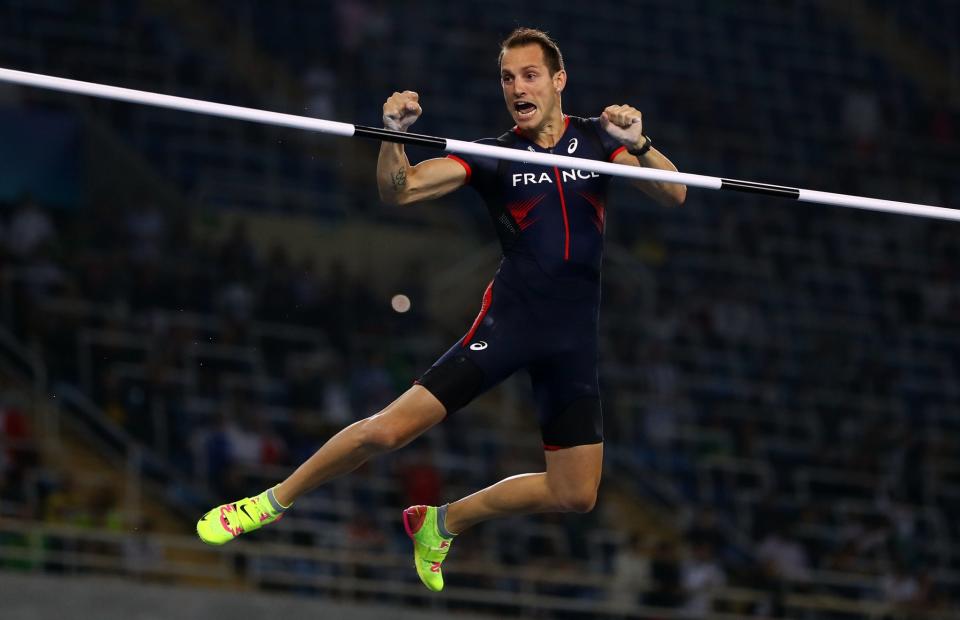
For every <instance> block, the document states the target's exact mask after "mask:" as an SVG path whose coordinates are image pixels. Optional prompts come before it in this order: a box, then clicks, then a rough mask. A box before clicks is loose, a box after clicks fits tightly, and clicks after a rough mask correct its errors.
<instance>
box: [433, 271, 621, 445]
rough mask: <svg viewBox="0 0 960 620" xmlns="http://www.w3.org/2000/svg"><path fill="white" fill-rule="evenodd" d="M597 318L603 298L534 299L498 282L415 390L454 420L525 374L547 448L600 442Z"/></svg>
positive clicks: (491, 286)
mask: <svg viewBox="0 0 960 620" xmlns="http://www.w3.org/2000/svg"><path fill="white" fill-rule="evenodd" d="M598 315H599V298H596V299H593V298H592V297H591V298H587V299H586V300H584V299H579V300H557V299H550V298H544V297H542V296H540V295H537V296H533V295H531V294H529V293H526V292H524V291H522V290H518V289H517V288H513V287H511V286H508V285H507V284H506V283H504V282H503V281H502V280H501V279H500V278H497V279H495V280H494V281H493V282H491V283H490V286H488V287H487V290H486V292H485V293H484V296H483V304H482V306H481V309H480V314H479V315H478V316H477V319H476V320H475V321H474V323H473V326H472V327H471V328H470V331H468V332H467V334H466V335H465V336H464V337H463V338H461V339H460V340H459V341H458V342H457V343H456V344H455V345H453V347H451V348H450V350H449V351H447V352H446V353H444V354H443V356H442V357H440V359H438V360H437V361H436V363H434V365H433V366H431V367H430V369H429V370H428V371H427V372H426V373H424V374H423V376H421V377H420V378H419V379H418V380H417V381H416V383H418V384H420V385H422V386H423V387H425V388H427V389H428V390H429V391H430V393H431V394H433V395H434V396H436V397H437V399H438V400H440V402H441V403H442V404H443V406H444V407H446V410H447V413H448V414H449V413H453V412H454V411H456V410H458V409H460V408H462V407H463V406H465V405H466V404H467V403H469V402H470V401H472V400H473V399H474V398H476V397H477V396H478V395H480V394H482V393H484V392H486V391H487V390H489V389H490V388H492V387H493V386H495V385H497V384H498V383H500V382H501V381H503V380H504V379H506V378H507V377H508V376H510V375H511V374H513V373H514V372H516V371H517V370H520V369H521V368H526V369H528V370H529V372H530V379H531V381H532V383H533V393H534V398H535V400H536V407H537V416H538V418H539V422H540V431H541V435H542V437H543V444H544V448H545V449H547V450H556V449H560V448H568V447H572V446H580V445H587V444H595V443H599V442H601V441H603V416H602V413H601V407H600V387H599V380H598V377H597V361H598V360H597V340H598V335H597V321H598Z"/></svg>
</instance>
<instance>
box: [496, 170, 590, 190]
mask: <svg viewBox="0 0 960 620" xmlns="http://www.w3.org/2000/svg"><path fill="white" fill-rule="evenodd" d="M599 176H600V173H598V172H585V171H583V170H561V171H560V180H561V181H564V182H566V181H576V180H577V179H594V178H596V177H599ZM512 180H513V186H514V187H516V186H517V185H539V184H540V183H550V184H553V176H551V175H550V173H549V172H541V173H539V174H537V173H535V172H518V173H516V174H514V175H513V177H512Z"/></svg>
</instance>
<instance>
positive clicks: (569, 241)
mask: <svg viewBox="0 0 960 620" xmlns="http://www.w3.org/2000/svg"><path fill="white" fill-rule="evenodd" d="M564 120H565V129H564V132H563V135H562V136H561V137H560V140H559V141H558V142H557V144H556V145H555V146H554V147H553V148H552V149H544V148H542V147H540V146H537V145H536V144H535V143H533V142H531V141H530V140H528V139H527V138H525V137H524V136H522V135H521V134H520V133H519V132H517V131H516V130H514V131H511V132H507V133H506V134H504V135H503V136H501V137H499V138H496V139H484V140H480V141H479V142H480V143H482V144H493V145H498V146H505V147H509V148H516V149H525V150H530V151H535V152H552V153H558V154H565V155H571V156H573V157H581V158H585V159H596V160H603V161H612V160H613V159H614V158H615V157H616V156H617V155H618V154H619V153H620V152H621V151H622V150H624V147H623V146H621V145H620V143H619V142H617V141H616V140H615V139H614V138H613V137H612V136H610V135H609V134H608V133H607V132H606V131H605V130H604V129H603V128H602V127H601V126H600V122H599V119H597V118H578V117H574V116H566V117H565V119H564ZM448 157H449V158H451V159H454V160H456V161H458V162H459V163H460V164H462V165H463V167H464V168H465V169H466V172H467V179H466V184H468V185H471V186H472V187H474V188H475V189H476V190H477V191H478V192H479V193H480V195H481V197H482V198H483V199H484V201H485V202H486V205H487V208H488V210H489V212H490V216H491V219H492V220H493V224H494V226H495V228H496V230H497V234H498V236H499V237H500V242H501V245H502V247H503V258H502V260H501V261H500V266H499V268H498V270H497V273H496V276H495V277H494V279H493V281H492V282H491V283H490V285H489V286H488V287H487V290H486V292H485V293H484V295H483V302H482V305H481V310H480V314H479V315H478V316H477V318H476V320H475V321H474V323H473V325H472V326H471V327H470V329H469V331H468V332H467V333H466V335H465V336H464V337H463V338H462V339H460V341H458V342H457V343H456V344H455V345H454V346H453V347H451V348H450V350H449V351H447V352H446V353H445V354H444V355H443V356H442V357H441V358H440V359H439V360H437V362H436V363H435V364H434V365H433V366H432V367H431V368H430V370H428V371H427V372H426V373H424V375H423V376H422V377H421V378H420V379H418V381H417V383H419V384H421V385H423V386H424V387H426V388H427V389H428V390H430V392H431V393H432V394H434V395H435V396H436V397H437V398H438V399H439V400H440V401H441V402H442V403H443V404H444V406H445V407H446V409H447V413H452V412H453V411H455V410H457V409H459V408H461V407H463V406H464V405H465V404H467V403H468V402H470V401H471V400H472V399H473V398H475V397H476V396H477V395H479V394H481V393H483V392H484V391H486V390H488V389H490V388H491V387H493V386H494V385H496V384H497V383H499V382H500V381H502V380H503V379H505V378H506V377H508V376H509V375H511V374H512V373H514V372H516V371H517V370H519V369H521V368H527V369H528V370H529V372H530V377H531V380H532V382H533V389H534V396H535V398H536V401H537V414H538V417H539V421H540V427H541V432H542V435H543V441H544V446H545V447H546V449H548V450H549V449H559V448H565V447H571V446H576V445H584V444H590V443H597V442H600V441H602V440H603V434H602V416H601V412H600V390H599V385H598V378H597V340H598V319H599V311H600V265H601V261H602V257H603V231H604V220H605V208H606V201H607V185H608V183H609V181H610V177H609V176H606V175H600V174H597V173H594V172H585V171H582V170H565V169H562V168H556V167H554V168H547V167H544V166H539V165H532V164H524V163H519V162H507V161H499V160H495V159H489V158H484V157H470V156H455V155H449V156H448Z"/></svg>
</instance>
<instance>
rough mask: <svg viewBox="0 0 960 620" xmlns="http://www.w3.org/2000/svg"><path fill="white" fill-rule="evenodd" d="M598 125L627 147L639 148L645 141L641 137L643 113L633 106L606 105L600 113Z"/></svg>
mask: <svg viewBox="0 0 960 620" xmlns="http://www.w3.org/2000/svg"><path fill="white" fill-rule="evenodd" d="M600 125H601V126H603V128H604V129H605V130H606V131H607V133H608V134H610V135H611V136H613V137H614V138H616V139H617V140H618V141H619V142H620V144H622V145H624V146H625V147H627V148H628V149H631V150H636V149H639V148H640V147H642V146H643V145H644V143H645V142H646V140H644V138H643V115H642V114H640V111H639V110H637V109H636V108H634V107H633V106H628V105H612V106H607V108H606V109H605V110H604V111H603V114H601V115H600Z"/></svg>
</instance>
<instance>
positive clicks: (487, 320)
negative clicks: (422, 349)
mask: <svg viewBox="0 0 960 620" xmlns="http://www.w3.org/2000/svg"><path fill="white" fill-rule="evenodd" d="M529 323H530V321H529V315H528V310H527V308H526V307H525V306H524V305H523V302H522V300H521V299H520V298H519V297H517V296H516V295H515V294H513V293H512V291H511V290H510V289H507V288H506V287H504V286H503V285H501V284H500V283H499V282H497V281H494V282H493V283H491V286H490V287H488V288H487V292H486V293H485V294H484V299H483V304H482V306H481V311H480V314H479V315H478V316H477V318H476V320H475V321H474V323H473V325H471V326H470V329H469V330H468V331H467V333H466V334H465V335H464V336H463V338H461V339H460V340H459V341H457V342H456V344H454V345H453V346H452V347H450V349H449V350H448V351H447V352H446V353H444V354H443V355H442V356H441V357H440V359H438V360H437V361H436V362H435V363H434V364H433V366H431V367H430V369H429V370H427V372H426V373H424V374H423V376H421V377H420V378H419V379H417V381H416V383H418V384H420V385H422V386H423V387H424V388H426V389H427V390H429V391H430V392H431V393H432V394H433V395H434V396H435V397H436V398H437V399H438V400H439V401H440V402H442V403H443V405H444V407H445V408H446V410H447V413H448V414H449V413H453V412H454V411H456V410H457V409H460V408H461V407H463V406H464V405H466V404H467V403H469V402H470V401H471V400H473V399H474V398H476V397H477V396H479V395H480V394H482V393H483V392H486V391H487V390H489V389H490V388H492V387H493V386H495V385H497V384H498V383H500V382H501V381H503V380H504V379H505V378H507V377H508V376H510V375H511V374H513V373H514V372H516V371H517V370H518V369H520V368H523V367H524V366H525V365H526V364H527V363H528V361H529V359H530V356H531V350H532V341H531V339H530V337H529Z"/></svg>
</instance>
